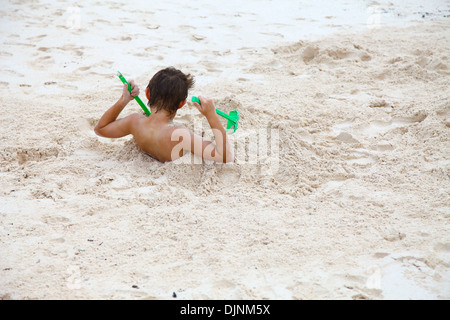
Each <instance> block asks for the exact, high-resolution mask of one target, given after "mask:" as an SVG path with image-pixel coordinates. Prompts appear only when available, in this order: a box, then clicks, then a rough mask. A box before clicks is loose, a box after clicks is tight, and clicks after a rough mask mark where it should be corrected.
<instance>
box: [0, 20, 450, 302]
mask: <svg viewBox="0 0 450 320" xmlns="http://www.w3.org/2000/svg"><path fill="white" fill-rule="evenodd" d="M449 48H450V35H449V33H448V22H447V21H441V22H440V21H436V22H426V23H422V24H417V25H415V26H412V27H408V28H374V29H371V30H366V31H364V32H361V33H354V34H352V33H347V34H343V35H342V34H341V35H339V36H328V37H325V38H323V39H321V40H317V41H300V42H297V43H290V44H286V43H285V44H283V45H280V46H278V47H273V48H272V49H271V51H270V53H269V54H264V55H261V54H259V53H256V52H255V53H254V54H252V53H251V51H249V52H248V54H246V55H244V54H243V55H242V60H241V61H240V65H239V67H238V68H239V74H238V75H236V77H235V78H233V77H231V78H230V77H226V78H221V77H220V68H221V67H220V63H219V64H218V66H217V68H218V69H217V70H218V71H217V70H216V73H214V71H212V72H213V75H212V76H211V78H215V80H214V81H211V82H209V83H206V84H202V83H200V84H199V85H198V86H197V87H196V89H195V91H196V92H198V93H201V94H203V95H205V96H211V97H214V98H215V99H216V105H217V107H218V108H220V109H221V110H224V111H230V110H233V109H237V110H239V112H240V115H241V120H240V124H239V126H240V127H239V129H238V131H237V132H236V133H235V134H234V135H233V139H234V142H235V145H236V150H237V154H236V157H237V159H236V163H235V164H232V165H223V164H212V163H203V164H196V163H195V162H196V159H195V158H193V157H192V156H190V155H186V156H185V157H184V158H182V159H180V160H179V161H177V162H174V163H166V164H162V163H159V162H157V161H155V160H154V159H152V158H150V157H148V156H146V155H144V154H143V153H141V152H140V151H139V149H138V147H137V145H136V144H135V143H134V141H133V140H132V139H131V138H122V139H115V140H110V139H103V138H99V137H97V136H96V135H95V134H94V132H93V127H94V126H95V123H96V121H97V120H98V119H99V117H100V116H101V114H102V112H103V111H104V110H106V108H107V107H108V106H109V105H110V104H112V103H114V101H115V100H114V99H116V98H117V97H116V96H117V95H118V94H120V91H118V92H115V91H114V90H113V92H112V94H111V97H110V98H107V99H106V101H105V98H104V96H103V97H102V98H101V99H99V93H98V91H96V90H97V88H98V87H99V84H98V83H97V82H95V81H96V80H92V82H93V83H92V85H93V89H92V90H90V91H89V90H87V91H86V92H83V93H80V92H77V93H76V94H75V92H73V94H70V92H71V91H70V90H71V88H69V87H67V88H66V89H67V91H66V93H67V95H51V94H48V93H36V92H33V91H32V89H30V91H28V93H27V94H25V95H23V96H22V97H17V98H14V99H12V98H11V97H9V96H8V95H6V94H3V95H2V97H1V98H0V99H1V105H2V109H3V110H4V112H2V113H1V114H0V123H1V127H0V165H1V169H0V176H1V179H0V186H1V188H0V220H1V224H0V243H1V246H0V255H1V260H0V296H1V297H3V298H13V299H28V298H30V299H35V298H41V299H42V298H43V299H49V298H99V299H105V298H106V299H108V298H116V299H117V298H133V299H134V298H138V299H141V298H142V299H154V298H158V299H172V292H176V294H177V296H178V298H180V299H184V298H187V299H189V298H194V299H203V298H212V299H223V298H225V299H227V298H235V299H241V298H244V299H247V298H250V299H253V298H256V299H261V298H264V299H266V298H269V299H316V298H328V299H329V298H332V299H335V298H337V299H341V298H343V299H352V298H353V299H360V298H363V299H383V298H384V299H389V298H439V299H449V298H450V296H449V293H450V281H449V279H450V277H449V276H450V272H449V266H450V265H449V264H450V260H449V259H450V256H449V255H450V238H449V234H450V233H449V222H448V219H449V190H450V189H449V187H450V185H449V162H448V158H449V148H450V145H449V141H450V133H449V127H450V90H449V86H448V83H449V80H450V69H449V68H450V61H449V58H450V52H449ZM211 61H214V57H213V56H211V59H210V60H204V61H203V62H201V61H200V62H199V65H197V66H196V67H195V68H197V69H199V70H206V69H208V68H210V67H211V65H210V64H211V63H212V62H211ZM202 63H203V64H202ZM176 67H183V65H181V66H176ZM187 71H189V70H187ZM216 75H217V76H216ZM56 79H57V80H56V81H57V82H58V83H61V81H64V78H63V76H61V75H60V78H58V77H56ZM66 79H67V83H66V84H67V85H70V84H71V82H70V81H71V79H74V78H73V76H72V78H66ZM85 79H86V78H85ZM94 79H97V78H95V77H94ZM138 80H140V82H139V83H142V85H144V84H145V83H146V81H148V80H147V79H144V77H142V79H138ZM88 81H89V80H88ZM108 81H109V80H108ZM52 85H54V84H51V83H49V84H48V86H49V87H51V86H52ZM26 89H27V88H26V87H24V90H26ZM116 89H117V88H116ZM116 91H117V90H116ZM24 106H26V108H25V107H24ZM138 109H139V107H138V106H137V105H133V106H130V107H127V109H126V110H125V111H124V114H123V115H126V114H128V113H131V112H136V111H138ZM68 110H70V112H69V111H68ZM6 111H7V112H6ZM176 122H179V123H183V124H184V125H186V126H188V127H190V128H192V129H193V130H195V131H196V132H197V133H202V132H203V133H204V135H206V136H210V135H211V133H210V132H209V128H208V126H207V123H206V121H205V120H204V119H202V117H201V116H200V114H199V113H198V112H196V111H195V109H194V108H189V107H187V108H183V109H181V110H180V112H179V114H178V115H177V117H176ZM197 160H198V159H197Z"/></svg>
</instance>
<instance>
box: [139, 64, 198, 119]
mask: <svg viewBox="0 0 450 320" xmlns="http://www.w3.org/2000/svg"><path fill="white" fill-rule="evenodd" d="M193 85H194V78H193V77H192V76H191V75H190V74H187V75H186V74H184V73H183V72H181V71H180V70H178V69H175V68H173V67H169V68H166V69H162V70H160V71H158V72H157V73H156V74H155V75H154V76H153V78H151V80H150V82H149V83H148V86H147V89H146V90H145V92H146V95H147V99H149V101H148V104H149V105H150V106H151V107H154V108H156V111H155V112H158V111H159V110H161V109H164V110H166V111H167V112H169V114H174V113H176V112H177V110H178V109H179V108H181V106H183V105H184V104H185V103H186V98H187V96H188V90H189V89H190V88H192V86H193Z"/></svg>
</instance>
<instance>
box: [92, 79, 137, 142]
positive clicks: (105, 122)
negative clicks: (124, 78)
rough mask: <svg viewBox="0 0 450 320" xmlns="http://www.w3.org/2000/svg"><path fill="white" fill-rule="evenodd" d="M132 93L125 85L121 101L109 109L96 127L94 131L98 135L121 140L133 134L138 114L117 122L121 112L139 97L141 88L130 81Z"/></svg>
mask: <svg viewBox="0 0 450 320" xmlns="http://www.w3.org/2000/svg"><path fill="white" fill-rule="evenodd" d="M130 85H131V89H132V90H131V93H130V92H129V91H128V86H127V85H126V84H124V88H123V93H122V96H121V97H120V99H119V100H117V102H116V103H115V104H114V105H113V106H112V107H111V108H109V109H108V110H107V111H106V112H105V113H104V114H103V116H102V117H101V118H100V120H99V122H98V124H97V125H96V126H95V128H94V131H95V133H96V134H97V135H99V136H102V137H106V138H120V137H124V136H126V135H128V134H130V133H131V126H132V123H133V121H134V120H135V119H136V117H139V115H138V114H132V115H130V116H128V117H125V118H122V119H119V120H117V117H118V116H119V114H120V112H122V110H123V109H124V108H125V106H126V105H127V104H128V103H129V102H130V101H131V100H133V98H134V97H135V96H137V95H139V88H138V86H137V85H136V84H135V83H134V81H130Z"/></svg>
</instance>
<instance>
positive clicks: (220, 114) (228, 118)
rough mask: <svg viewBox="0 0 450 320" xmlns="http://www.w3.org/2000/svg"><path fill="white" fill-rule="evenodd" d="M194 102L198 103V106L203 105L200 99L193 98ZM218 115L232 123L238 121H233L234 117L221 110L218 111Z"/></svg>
mask: <svg viewBox="0 0 450 320" xmlns="http://www.w3.org/2000/svg"><path fill="white" fill-rule="evenodd" d="M192 102H197V103H198V104H200V105H201V104H202V103H201V102H200V99H199V98H197V97H195V96H194V97H192ZM216 113H217V114H218V115H219V116H222V117H224V118H225V119H227V120H230V121H236V119H233V118H232V117H230V116H229V115H228V114H226V113H225V112H223V111H220V110H219V109H216Z"/></svg>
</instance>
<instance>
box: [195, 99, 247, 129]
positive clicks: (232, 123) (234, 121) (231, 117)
mask: <svg viewBox="0 0 450 320" xmlns="http://www.w3.org/2000/svg"><path fill="white" fill-rule="evenodd" d="M192 102H197V103H198V104H200V105H201V102H200V99H199V98H197V97H195V96H194V97H192ZM216 113H217V114H218V115H219V116H221V117H224V118H225V119H227V120H228V122H227V132H228V130H231V129H233V133H235V132H236V130H237V128H238V121H239V112H238V111H236V110H232V111H230V113H229V114H227V113H225V112H223V111H220V110H219V109H216Z"/></svg>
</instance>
